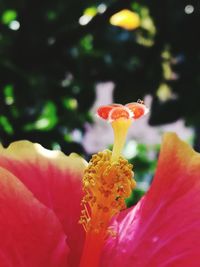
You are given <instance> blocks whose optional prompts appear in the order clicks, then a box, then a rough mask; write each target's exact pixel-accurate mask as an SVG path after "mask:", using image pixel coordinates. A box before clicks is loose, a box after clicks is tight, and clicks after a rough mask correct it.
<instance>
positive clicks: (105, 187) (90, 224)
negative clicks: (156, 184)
mask: <svg viewBox="0 0 200 267" xmlns="http://www.w3.org/2000/svg"><path fill="white" fill-rule="evenodd" d="M134 187H135V181H134V180H133V172H132V165H131V164H129V163H128V161H127V160H125V159H123V158H122V157H120V158H119V160H118V161H117V162H112V161H111V152H110V151H107V150H106V151H104V152H100V153H98V154H96V155H94V156H93V157H92V159H91V161H90V162H89V165H88V167H87V169H86V170H85V173H84V177H83V190H84V192H85V196H84V197H83V201H82V205H83V210H84V211H85V212H83V213H82V216H81V220H80V222H81V223H82V224H83V226H84V228H85V229H86V231H92V232H98V231H101V230H102V229H103V230H105V232H106V228H107V226H108V223H109V221H110V219H111V218H112V216H114V215H115V214H117V213H118V212H119V211H120V210H122V209H124V208H125V207H126V205H125V199H126V198H127V197H129V196H130V193H131V191H132V189H133V188H134Z"/></svg>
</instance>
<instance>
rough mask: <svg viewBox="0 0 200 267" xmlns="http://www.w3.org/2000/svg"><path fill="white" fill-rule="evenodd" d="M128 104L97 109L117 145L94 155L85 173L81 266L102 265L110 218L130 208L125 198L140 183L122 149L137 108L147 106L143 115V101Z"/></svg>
mask: <svg viewBox="0 0 200 267" xmlns="http://www.w3.org/2000/svg"><path fill="white" fill-rule="evenodd" d="M128 105H129V106H122V105H119V104H113V105H110V106H103V107H100V108H99V109H98V111H97V113H98V115H99V116H100V117H101V118H103V119H105V120H109V121H110V122H111V125H112V127H113V131H114V145H113V151H112V152H111V151H109V150H105V151H103V152H99V153H98V154H96V155H93V157H92V159H91V161H90V162H89V165H88V167H87V168H86V170H85V173H84V176H83V181H82V182H83V191H84V197H83V200H82V206H83V210H82V213H81V217H80V223H81V224H82V226H83V228H84V229H85V231H86V240H85V244H84V249H83V253H82V258H81V263H80V267H90V266H91V267H98V266H99V260H100V255H101V250H102V247H103V245H104V241H105V239H106V238H107V236H108V235H109V234H111V232H109V223H110V220H111V219H112V217H113V216H114V215H116V214H117V213H119V212H120V211H121V210H123V209H125V208H126V205H125V200H126V198H128V197H129V196H130V194H131V192H132V190H133V188H134V187H135V186H136V182H135V180H133V171H132V167H133V166H132V165H131V164H129V163H128V161H127V160H126V159H124V158H123V157H122V156H121V151H122V149H123V146H124V143H125V140H126V136H127V132H128V129H129V127H130V125H131V121H132V119H134V114H136V113H135V111H138V110H139V108H143V109H142V111H143V113H142V112H140V114H139V113H138V114H139V115H137V118H139V117H140V116H142V115H143V114H144V113H145V106H144V105H143V103H142V104H141V103H130V104H128ZM130 105H131V106H130ZM142 105H143V106H144V107H143V106H142ZM112 234H113V233H112Z"/></svg>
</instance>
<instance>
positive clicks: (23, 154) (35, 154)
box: [0, 141, 86, 266]
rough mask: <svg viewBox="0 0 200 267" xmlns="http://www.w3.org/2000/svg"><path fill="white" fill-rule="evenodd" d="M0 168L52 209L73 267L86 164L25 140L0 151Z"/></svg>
mask: <svg viewBox="0 0 200 267" xmlns="http://www.w3.org/2000/svg"><path fill="white" fill-rule="evenodd" d="M0 166H2V167H4V168H6V169H7V170H9V171H10V172H12V173H13V174H14V175H15V176H16V177H17V178H18V179H20V180H21V181H22V182H23V183H24V184H25V185H26V186H27V188H28V189H29V190H30V191H32V193H33V194H34V196H35V197H36V198H37V199H38V200H39V201H40V202H42V203H43V204H44V205H46V206H47V207H48V208H50V209H52V210H53V211H54V212H55V214H56V215H57V217H58V219H59V220H60V222H61V224H62V225H63V229H64V231H65V233H66V235H67V243H68V245H69V247H70V253H69V262H70V266H77V263H78V261H79V258H80V254H81V250H82V246H83V241H84V236H85V233H84V231H83V229H82V226H81V225H79V224H78V221H79V217H80V210H81V207H80V202H81V198H82V188H81V187H82V185H81V178H82V174H83V170H84V168H85V166H86V162H84V160H83V159H82V158H81V157H78V156H76V155H71V156H65V155H64V154H63V153H61V152H59V151H49V150H47V149H44V148H43V147H42V146H40V145H39V144H32V143H31V142H28V141H19V142H15V143H12V144H11V145H10V146H9V147H8V148H7V149H4V148H0Z"/></svg>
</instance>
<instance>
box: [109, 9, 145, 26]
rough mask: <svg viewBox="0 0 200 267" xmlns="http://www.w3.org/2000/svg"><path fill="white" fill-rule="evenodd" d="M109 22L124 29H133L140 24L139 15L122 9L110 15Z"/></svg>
mask: <svg viewBox="0 0 200 267" xmlns="http://www.w3.org/2000/svg"><path fill="white" fill-rule="evenodd" d="M110 24H112V25H114V26H118V27H121V28H123V29H125V30H134V29H136V28H138V27H139V26H140V17H139V15H138V14H137V13H135V12H132V11H130V10H128V9H123V10H121V11H119V12H117V13H115V14H114V15H112V16H111V18H110Z"/></svg>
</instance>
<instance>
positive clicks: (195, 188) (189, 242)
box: [101, 134, 200, 267]
mask: <svg viewBox="0 0 200 267" xmlns="http://www.w3.org/2000/svg"><path fill="white" fill-rule="evenodd" d="M112 231H113V232H114V233H116V236H115V237H110V238H109V239H108V241H107V244H106V246H105V248H104V252H103V255H102V265H101V266H102V267H108V266H109V267H111V266H115V267H121V266H126V267H131V266H134V267H139V266H142V267H146V266H149V267H152V266H154V267H161V266H163V267H182V266H193V267H195V266H198V264H199V262H200V254H199V247H200V155H199V154H198V153H196V152H194V151H193V150H192V149H191V148H190V147H189V146H188V145H187V144H185V143H184V142H182V141H180V140H179V139H178V138H177V136H176V135H175V134H167V135H166V136H165V138H164V143H163V145H162V149H161V153H160V157H159V162H158V168H157V172H156V175H155V178H154V181H153V184H152V186H151V189H150V190H149V192H148V193H147V195H146V196H145V197H144V198H143V199H142V200H141V201H140V202H139V203H138V204H137V205H136V207H134V208H131V209H129V210H128V211H125V212H123V213H121V214H119V215H118V217H116V218H115V220H113V223H112Z"/></svg>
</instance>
